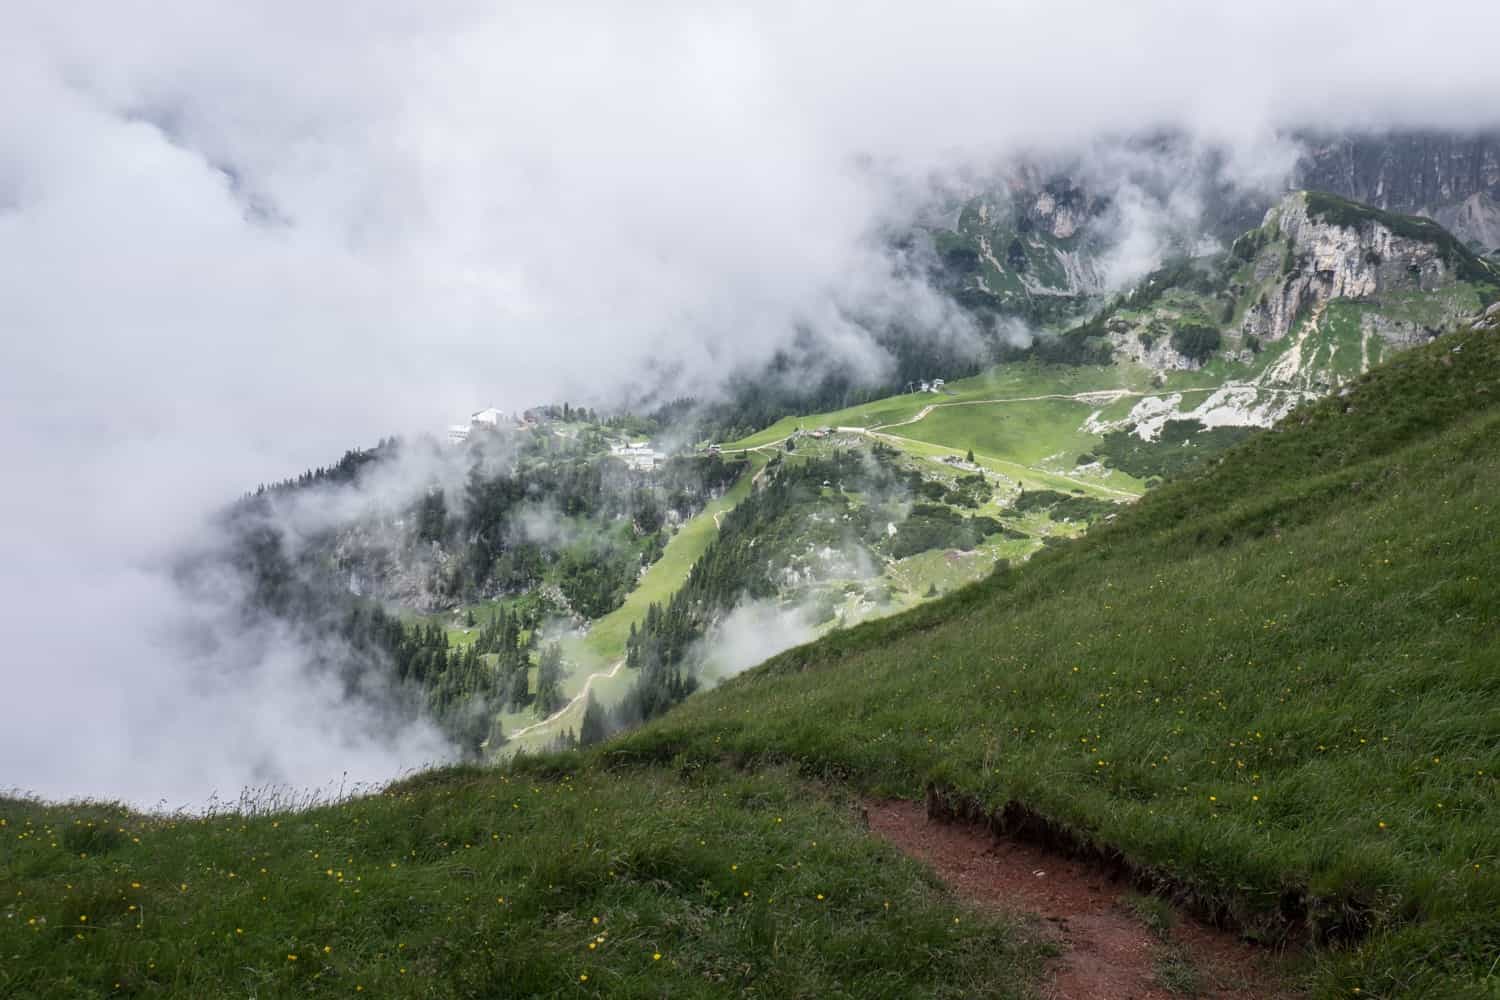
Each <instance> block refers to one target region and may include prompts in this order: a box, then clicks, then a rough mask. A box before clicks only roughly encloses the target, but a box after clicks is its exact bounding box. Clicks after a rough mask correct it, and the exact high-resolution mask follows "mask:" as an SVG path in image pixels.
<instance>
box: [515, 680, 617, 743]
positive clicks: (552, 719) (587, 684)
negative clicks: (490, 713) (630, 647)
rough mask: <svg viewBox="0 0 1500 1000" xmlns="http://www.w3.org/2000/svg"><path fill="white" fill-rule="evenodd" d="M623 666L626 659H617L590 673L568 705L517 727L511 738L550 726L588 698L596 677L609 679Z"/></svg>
mask: <svg viewBox="0 0 1500 1000" xmlns="http://www.w3.org/2000/svg"><path fill="white" fill-rule="evenodd" d="M623 666H625V661H624V660H617V661H615V665H614V666H612V667H610V668H609V669H608V670H601V671H598V672H597V673H592V674H589V675H588V677H587V678H585V679H584V682H583V690H582V691H580V692H578V693H577V694H576V695H574V696H573V698H572V700H570V701H569V702H568V703H567V704H566V705H564V706H563V707H562V708H559V709H558V710H557V711H555V712H553V713H552V714H551V715H549V716H547V717H546V718H545V719H543V720H542V721H541V722H533V723H532V724H531V725H529V726H525V727H523V728H521V729H517V730H516V731H515V732H513V733H511V734H510V738H511V739H515V738H516V737H517V736H525V735H526V734H527V733H529V732H531V731H532V730H534V729H540V728H542V727H543V726H550V725H551V724H552V723H554V722H556V721H557V720H558V719H561V718H562V717H563V716H564V715H567V714H568V712H569V711H570V710H572V708H573V707H574V706H575V705H577V704H578V703H579V702H580V701H583V699H585V698H587V697H588V696H589V689H590V688H592V687H593V686H594V679H595V678H598V677H603V678H605V679H606V680H607V679H609V678H611V677H613V676H614V675H615V674H618V673H619V672H620V668H621V667H623Z"/></svg>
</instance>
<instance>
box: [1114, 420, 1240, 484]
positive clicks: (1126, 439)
mask: <svg viewBox="0 0 1500 1000" xmlns="http://www.w3.org/2000/svg"><path fill="white" fill-rule="evenodd" d="M1254 433H1255V428H1251V427H1214V428H1205V427H1204V426H1203V424H1202V423H1201V422H1200V421H1197V420H1190V419H1189V420H1168V421H1167V422H1166V423H1165V424H1163V425H1162V430H1161V434H1160V435H1159V436H1158V437H1157V438H1156V440H1154V441H1145V440H1142V439H1141V438H1140V437H1138V436H1137V435H1135V434H1133V433H1131V432H1130V431H1111V432H1110V433H1108V434H1106V435H1104V440H1103V441H1102V442H1101V443H1100V444H1099V446H1098V447H1097V448H1095V449H1094V456H1095V457H1097V458H1098V459H1099V460H1100V461H1102V462H1103V463H1104V464H1105V465H1108V466H1109V467H1110V468H1113V469H1119V470H1120V471H1122V472H1127V473H1129V474H1130V475H1132V476H1135V477H1136V478H1137V479H1172V478H1176V477H1178V476H1181V475H1183V474H1184V473H1185V472H1187V471H1188V470H1189V469H1192V468H1194V467H1195V466H1197V465H1198V463H1199V462H1201V461H1203V460H1204V459H1205V458H1208V457H1209V456H1211V455H1217V454H1219V453H1220V452H1223V451H1224V450H1225V449H1227V448H1229V447H1230V446H1231V445H1235V444H1238V443H1239V442H1241V441H1243V440H1245V438H1247V437H1249V436H1250V435H1252V434H1254Z"/></svg>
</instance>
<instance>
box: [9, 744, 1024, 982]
mask: <svg viewBox="0 0 1500 1000" xmlns="http://www.w3.org/2000/svg"><path fill="white" fill-rule="evenodd" d="M576 763H577V762H576V761H558V760H548V761H543V762H541V763H535V762H533V763H532V764H531V765H530V766H529V767H527V768H526V769H524V770H521V771H518V772H514V773H511V774H499V773H496V772H493V771H486V770H481V769H477V768H456V769H449V770H446V771H437V772H430V773H428V774H424V775H420V776H418V777H417V778H414V779H412V780H410V781H408V782H405V783H403V784H401V785H397V786H394V787H392V788H391V789H389V790H387V791H385V792H383V793H381V794H378V795H372V796H367V797H364V798H359V799H355V800H352V801H349V802H345V803H342V804H339V805H332V806H326V807H323V808H318V809H311V810H308V811H305V812H300V813H289V812H284V811H270V812H266V813H264V814H260V813H256V812H251V813H248V814H247V813H230V814H223V815H216V816H211V817H207V818H204V819H189V818H185V817H179V818H153V817H146V816H141V815H138V814H135V813H131V812H129V811H126V810H124V809H120V808H117V807H112V806H104V805H68V806H48V807H43V806H39V805H36V804H33V803H29V802H24V801H15V800H6V801H0V835H3V840H0V844H3V847H0V888H3V890H4V893H5V904H4V910H0V918H3V919H0V949H3V954H4V956H5V961H4V962H3V963H0V994H3V995H5V996H7V997H18V998H20V997H37V998H41V997H46V998H65V997H109V996H162V997H192V998H198V997H214V996H246V995H253V996H260V997H293V996H296V997H306V996H339V997H346V996H356V995H365V996H375V997H476V996H485V997H502V996H513V997H522V996H549V997H562V996H569V997H571V996H580V997H590V996H601V997H602V996H609V997H661V996H679V997H706V996H714V997H718V996H723V997H728V996H752V997H753V996H760V997H809V998H811V997H824V996H835V995H843V996H859V997H892V998H901V997H909V996H918V997H954V998H959V997H971V996H988V997H1017V996H1021V995H1023V994H1024V993H1025V987H1026V985H1027V984H1028V983H1029V982H1030V981H1031V980H1032V979H1033V977H1034V976H1035V974H1036V972H1037V963H1038V957H1039V949H1038V947H1037V946H1036V945H1034V944H1029V943H1026V942H1025V941H1024V940H1023V939H1022V938H1021V936H1020V935H1019V934H1018V933H1017V931H1016V930H1015V928H1013V927H1012V926H1010V925H1007V924H1005V923H1003V922H999V921H997V920H995V919H994V918H992V917H988V916H983V915H980V914H977V913H974V912H972V911H969V910H967V909H964V908H961V907H960V906H958V905H957V904H956V903H955V902H954V900H953V899H952V898H951V897H949V896H947V895H946V894H945V893H944V892H942V891H941V890H940V888H939V887H937V886H936V884H935V883H934V881H933V880H932V878H931V877H930V876H929V875H927V874H925V873H924V872H923V871H922V870H921V869H920V868H919V867H918V866H917V865H916V864H915V863H913V862H911V861H908V860H906V859H905V858H903V857H901V856H900V855H899V854H897V853H896V852H895V851H894V850H893V849H891V848H888V847H886V846H884V845H882V844H881V843H879V842H878V841H875V840H873V839H871V838H870V837H868V836H867V835H865V833H864V832H863V830H862V829H861V827H860V826H859V825H858V824H857V823H856V822H854V817H853V814H852V810H851V808H850V807H848V806H846V805H842V804H839V803H837V802H834V801H830V800H828V799H826V798H824V797H823V796H821V795H818V794H814V793H810V792H808V791H806V790H804V788H803V786H802V785H801V784H800V783H799V782H798V781H797V780H796V779H795V778H794V777H792V776H790V775H788V774H786V773H784V772H781V771H775V770H767V771H762V772H759V773H753V774H746V773H739V772H726V771H724V770H721V769H719V768H716V767H707V768H699V767H691V768H688V769H685V770H682V771H680V772H674V771H671V770H648V771H627V772H618V773H610V772H606V771H601V770H598V769H596V768H587V769H584V770H582V771H580V772H577V773H570V772H569V771H568V770H566V768H568V767H569V766H570V765H571V764H576ZM78 831H86V832H84V833H80V832H78Z"/></svg>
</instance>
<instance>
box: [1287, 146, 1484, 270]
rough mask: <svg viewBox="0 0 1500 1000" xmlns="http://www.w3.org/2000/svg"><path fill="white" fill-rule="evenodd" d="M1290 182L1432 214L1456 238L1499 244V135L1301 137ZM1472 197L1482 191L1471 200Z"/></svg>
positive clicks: (1407, 212) (1378, 204)
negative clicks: (1495, 209)
mask: <svg viewBox="0 0 1500 1000" xmlns="http://www.w3.org/2000/svg"><path fill="white" fill-rule="evenodd" d="M1297 138H1298V139H1299V140H1300V141H1301V142H1302V143H1303V145H1304V148H1305V150H1306V152H1305V154H1304V155H1303V157H1302V159H1301V160H1300V162H1299V163H1298V164H1297V168H1296V172H1295V176H1294V178H1293V180H1294V183H1295V184H1296V186H1298V187H1300V188H1306V189H1311V190H1317V191H1329V192H1332V193H1334V194H1338V195H1341V196H1343V197H1345V198H1352V199H1354V200H1355V201H1359V202H1363V203H1365V204H1367V205H1374V206H1375V207H1376V208H1381V209H1385V210H1387V211H1392V212H1400V213H1402V214H1405V215H1425V216H1428V217H1430V218H1433V219H1436V220H1437V221H1438V222H1440V223H1442V224H1443V225H1444V226H1445V227H1446V228H1448V229H1449V230H1451V231H1452V232H1453V233H1454V235H1456V236H1458V237H1459V239H1461V240H1464V241H1465V242H1468V241H1471V240H1472V241H1476V242H1478V243H1480V244H1481V245H1483V246H1485V247H1489V248H1494V247H1497V246H1500V232H1497V231H1496V223H1497V221H1500V217H1497V216H1496V215H1495V214H1494V212H1493V207H1494V206H1495V204H1496V203H1497V202H1500V132H1480V133H1458V132H1385V133H1363V134H1346V135H1339V136H1329V135H1308V134H1304V135H1300V136H1298V137H1297ZM1476 195H1482V196H1484V197H1483V198H1482V199H1479V200H1475V196H1476Z"/></svg>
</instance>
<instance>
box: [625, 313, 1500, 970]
mask: <svg viewBox="0 0 1500 1000" xmlns="http://www.w3.org/2000/svg"><path fill="white" fill-rule="evenodd" d="M1457 346H1461V348H1462V350H1461V352H1459V353H1454V352H1453V348H1454V347H1457ZM1497 441H1500V337H1496V336H1494V335H1472V334H1468V335H1463V336H1462V337H1459V338H1457V339H1454V338H1449V339H1445V340H1442V341H1439V342H1437V343H1436V344H1434V345H1433V346H1431V347H1428V348H1423V349H1418V350H1416V351H1413V352H1409V353H1407V354H1404V355H1401V356H1399V357H1398V358H1397V359H1396V360H1395V361H1394V362H1393V363H1391V364H1389V365H1387V366H1386V367H1384V368H1382V369H1379V370H1377V371H1375V372H1373V373H1372V374H1371V375H1369V376H1366V377H1365V378H1363V379H1361V380H1360V381H1359V382H1358V383H1356V386H1355V389H1354V391H1353V393H1352V394H1351V395H1349V396H1347V397H1344V398H1332V399H1328V400H1324V401H1322V402H1320V403H1317V404H1314V405H1311V406H1308V407H1304V408H1303V409H1301V410H1299V411H1298V412H1297V413H1296V414H1294V415H1293V416H1292V417H1291V418H1290V419H1289V421H1288V422H1287V424H1286V425H1284V427H1283V428H1282V429H1280V430H1278V431H1277V432H1274V433H1271V434H1265V435H1260V436H1257V437H1255V438H1252V439H1251V440H1249V441H1247V442H1246V443H1244V444H1243V445H1241V446H1239V447H1237V448H1236V449H1234V450H1233V451H1232V452H1230V453H1228V454H1227V455H1226V456H1225V457H1224V458H1223V460H1222V461H1221V462H1219V463H1216V464H1214V465H1213V467H1212V469H1211V471H1209V472H1208V473H1206V474H1205V475H1203V476H1200V477H1198V478H1194V479H1189V480H1185V481H1183V482H1180V483H1175V484H1169V485H1168V486H1166V487H1164V488H1162V489H1161V490H1160V491H1158V492H1155V493H1152V494H1150V495H1148V496H1147V497H1146V498H1145V499H1144V500H1143V501H1141V503H1140V504H1139V505H1137V506H1135V507H1134V508H1131V509H1126V510H1122V512H1121V513H1120V514H1119V516H1118V518H1117V519H1116V520H1115V521H1114V522H1113V523H1111V524H1108V525H1104V526H1101V527H1099V528H1096V530H1095V531H1094V532H1091V533H1090V535H1088V536H1087V537H1086V538H1084V539H1083V540H1081V541H1078V542H1075V543H1072V544H1070V545H1065V546H1062V547H1061V548H1058V549H1054V550H1051V551H1048V552H1044V553H1043V554H1041V555H1039V556H1037V557H1036V558H1035V559H1033V560H1032V561H1031V562H1030V563H1028V564H1026V565H1025V566H1023V567H1021V568H1019V569H1013V570H1011V571H1008V572H1003V573H1001V574H999V575H997V576H995V577H993V578H992V579H990V580H987V581H986V582H984V583H982V584H980V585H978V586H976V587H971V588H967V589H966V590H963V591H960V592H959V593H957V594H955V595H954V596H952V597H950V598H948V599H945V600H943V601H940V602H933V603H930V604H927V605H925V606H923V607H921V608H919V609H917V610H916V611H913V612H910V613H908V614H906V615H903V616H900V617H896V618H891V619H886V620H884V621H881V622H876V623H872V624H867V625H862V626H859V627H857V628H854V629H851V630H849V631H847V632H843V633H838V634H835V635H833V636H830V637H828V638H827V639H825V640H823V641H822V642H820V643H818V644H816V645H813V646H809V647H804V648H802V649H799V650H795V651H792V652H789V653H786V654H783V655H782V656H780V657H778V658H776V659H774V660H772V661H771V662H769V663H768V664H766V665H765V666H764V667H762V668H759V669H757V670H754V671H751V672H750V673H748V674H746V675H743V676H742V677H740V678H737V679H736V680H734V681H731V682H729V683H728V684H726V685H725V686H723V687H721V688H719V689H717V690H715V691H712V692H709V693H707V694H705V695H703V696H701V697H699V698H695V699H693V700H691V701H689V702H688V703H687V704H686V705H684V706H683V707H682V708H681V709H679V710H678V711H677V712H675V713H673V714H672V715H670V716H668V717H667V718H665V719H663V720H660V721H659V722H657V723H655V724H653V725H651V726H648V727H646V728H645V729H643V730H641V731H639V732H637V733H635V734H632V735H630V736H627V737H626V738H624V739H623V740H622V741H620V743H619V744H618V745H617V746H615V747H614V748H612V749H611V750H610V751H608V752H610V753H613V754H615V755H618V756H621V757H629V758H632V759H641V760H652V759H660V758H662V757H663V756H668V755H686V756H688V757H703V758H717V757H718V756H720V755H724V754H728V755H731V756H732V757H733V758H735V759H738V760H742V761H764V760H790V761H795V762H796V763H797V764H798V766H799V768H800V769H801V770H802V771H804V772H805V773H809V774H832V775H839V776H843V777H847V778H849V779H851V780H853V781H854V782H856V783H857V784H858V785H860V786H861V787H864V788H867V789H870V790H872V791H875V792H879V793H884V794H898V795H915V794H918V793H919V792H920V791H921V790H922V788H923V787H924V786H925V785H926V784H927V783H929V782H936V783H938V784H939V785H941V786H944V787H947V788H951V789H952V790H953V794H955V795H958V796H960V797H967V798H971V799H973V800H974V801H977V802H979V803H981V804H982V805H983V806H984V807H987V808H998V807H1000V806H1002V805H1004V804H1005V803H1006V802H1008V801H1011V800H1019V801H1021V802H1024V803H1026V804H1027V805H1029V806H1030V807H1031V808H1033V809H1036V810H1038V811H1040V812H1041V813H1043V814H1044V815H1046V816H1048V817H1050V818H1051V819H1052V820H1054V821H1055V822H1057V823H1059V824H1062V825H1064V826H1066V827H1069V828H1071V829H1073V830H1074V831H1077V832H1078V833H1079V834H1081V835H1082V836H1085V837H1088V838H1091V839H1095V840H1097V841H1101V842H1104V843H1107V844H1111V845H1114V846H1116V847H1118V848H1119V849H1121V850H1122V851H1123V852H1124V853H1125V854H1126V856H1127V857H1128V858H1130V859H1131V860H1132V861H1133V862H1135V863H1136V864H1139V865H1143V866H1153V867H1156V868H1158V869H1161V870H1164V871H1169V872H1171V873H1172V874H1173V875H1174V877H1176V878H1178V879H1180V880H1181V881H1182V883H1183V884H1185V885H1188V886H1190V887H1191V888H1192V890H1193V891H1194V892H1195V893H1197V894H1198V896H1199V898H1200V899H1202V900H1204V901H1206V902H1208V903H1212V904H1213V905H1216V906H1219V907H1222V908H1223V911H1224V912H1228V913H1231V914H1233V915H1234V917H1235V919H1236V920H1237V921H1238V922H1240V923H1241V924H1242V925H1244V926H1246V927H1250V928H1252V929H1255V930H1256V932H1257V933H1260V934H1263V935H1273V936H1274V935H1277V934H1282V933H1293V932H1295V933H1299V934H1300V933H1302V932H1298V931H1296V930H1295V925H1293V926H1291V927H1289V926H1288V925H1285V924H1283V922H1282V920H1281V914H1282V910H1283V906H1284V905H1291V904H1288V903H1287V901H1288V900H1291V901H1294V903H1295V905H1294V906H1293V907H1292V908H1293V909H1294V910H1295V909H1298V908H1301V909H1305V919H1306V921H1307V923H1308V927H1309V930H1308V931H1307V932H1306V933H1307V934H1309V935H1310V936H1311V937H1313V938H1314V939H1318V940H1333V939H1337V938H1340V937H1343V936H1356V937H1357V936H1359V935H1360V934H1362V933H1365V932H1368V934H1367V936H1365V937H1363V938H1362V939H1361V940H1360V942H1359V943H1358V944H1357V945H1356V946H1354V947H1350V948H1348V949H1345V950H1339V951H1330V952H1326V953H1324V955H1323V959H1322V964H1321V969H1320V973H1319V979H1318V985H1317V994H1318V995H1320V996H1346V995H1349V991H1350V990H1352V989H1353V988H1354V987H1355V986H1358V987H1360V988H1361V990H1362V991H1363V995H1365V996H1408V995H1427V996H1463V995H1475V996H1484V995H1488V994H1486V993H1485V990H1487V989H1493V988H1494V986H1495V984H1496V982H1497V978H1496V970H1495V969H1494V968H1492V963H1493V961H1494V955H1495V954H1497V953H1500V838H1497V837H1496V836H1495V831H1496V830H1500V783H1497V780H1496V774H1497V772H1500V710H1497V709H1496V707H1495V706H1496V705H1497V704H1500V639H1497V635H1500V633H1497V628H1500V589H1497V588H1496V586H1495V582H1496V581H1495V572H1496V567H1500V532H1497V531H1496V530H1495V524H1496V523H1497V515H1500V505H1497V501H1496V497H1497V496H1500V446H1497V444H1496V442H1497ZM1298 901H1300V902H1298Z"/></svg>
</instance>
